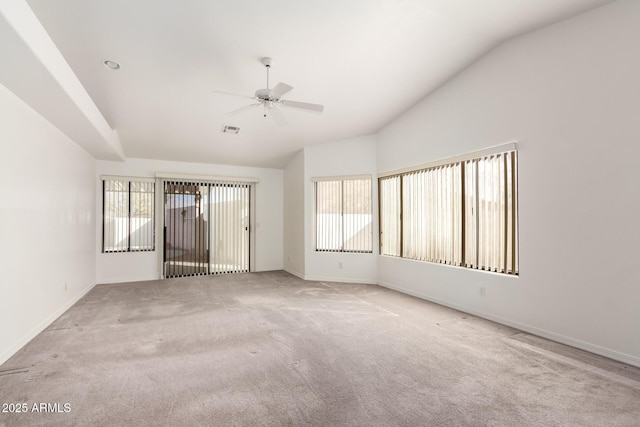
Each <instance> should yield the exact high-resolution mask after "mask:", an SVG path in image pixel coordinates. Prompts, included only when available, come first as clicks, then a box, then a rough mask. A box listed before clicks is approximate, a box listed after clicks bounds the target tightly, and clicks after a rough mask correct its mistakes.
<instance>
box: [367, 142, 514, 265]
mask: <svg viewBox="0 0 640 427" xmlns="http://www.w3.org/2000/svg"><path fill="white" fill-rule="evenodd" d="M379 189H380V190H379V191H380V253H381V254H382V255H391V256H401V257H404V258H410V259H416V260H422V261H429V262H437V263H444V264H450V265H459V266H465V267H469V268H475V269H482V270H488V271H495V272H500V273H507V274H518V250H517V248H518V240H517V239H518V233H517V217H518V216H517V153H516V151H509V152H504V153H499V154H493V155H488V156H483V157H479V158H476V159H471V160H465V161H460V162H454V163H451V164H447V165H441V166H437V167H433V168H428V169H422V170H416V171H410V172H406V173H402V174H399V175H394V176H389V177H383V178H380V180H379Z"/></svg>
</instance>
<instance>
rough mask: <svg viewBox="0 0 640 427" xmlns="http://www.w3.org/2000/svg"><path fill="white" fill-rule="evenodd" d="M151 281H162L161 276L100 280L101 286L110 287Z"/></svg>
mask: <svg viewBox="0 0 640 427" xmlns="http://www.w3.org/2000/svg"><path fill="white" fill-rule="evenodd" d="M150 280H160V276H153V277H151V276H141V277H126V278H122V279H107V280H99V281H98V284H99V285H110V284H115V283H129V282H148V281H150Z"/></svg>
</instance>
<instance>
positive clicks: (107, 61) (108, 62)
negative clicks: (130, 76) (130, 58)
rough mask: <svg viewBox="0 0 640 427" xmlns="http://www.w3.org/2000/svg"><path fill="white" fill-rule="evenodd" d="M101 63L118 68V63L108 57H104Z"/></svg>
mask: <svg viewBox="0 0 640 427" xmlns="http://www.w3.org/2000/svg"><path fill="white" fill-rule="evenodd" d="M102 65H104V66H105V67H107V68H109V69H111V70H119V69H120V64H118V63H117V62H116V61H112V60H110V59H105V60H104V61H102Z"/></svg>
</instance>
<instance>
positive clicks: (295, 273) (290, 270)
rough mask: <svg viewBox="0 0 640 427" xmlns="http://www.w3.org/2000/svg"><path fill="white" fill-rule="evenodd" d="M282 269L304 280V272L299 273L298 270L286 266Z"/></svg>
mask: <svg viewBox="0 0 640 427" xmlns="http://www.w3.org/2000/svg"><path fill="white" fill-rule="evenodd" d="M283 270H284V271H286V272H287V273H289V274H293V275H294V276H296V277H298V278H300V279H302V280H304V274H302V273H300V272H299V271H296V270H294V269H292V268H287V267H284V268H283Z"/></svg>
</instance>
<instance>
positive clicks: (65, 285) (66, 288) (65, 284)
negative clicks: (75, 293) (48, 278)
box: [64, 282, 69, 291]
mask: <svg viewBox="0 0 640 427" xmlns="http://www.w3.org/2000/svg"><path fill="white" fill-rule="evenodd" d="M68 289H69V286H68V285H67V282H64V290H65V291H66V290H68Z"/></svg>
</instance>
